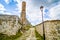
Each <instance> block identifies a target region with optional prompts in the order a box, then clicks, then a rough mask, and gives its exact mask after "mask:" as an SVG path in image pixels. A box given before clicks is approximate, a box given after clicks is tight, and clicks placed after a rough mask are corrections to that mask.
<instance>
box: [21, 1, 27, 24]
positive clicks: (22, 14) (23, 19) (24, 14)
mask: <svg viewBox="0 0 60 40" xmlns="http://www.w3.org/2000/svg"><path fill="white" fill-rule="evenodd" d="M21 23H22V24H23V25H25V24H26V2H25V1H23V2H22V12H21Z"/></svg>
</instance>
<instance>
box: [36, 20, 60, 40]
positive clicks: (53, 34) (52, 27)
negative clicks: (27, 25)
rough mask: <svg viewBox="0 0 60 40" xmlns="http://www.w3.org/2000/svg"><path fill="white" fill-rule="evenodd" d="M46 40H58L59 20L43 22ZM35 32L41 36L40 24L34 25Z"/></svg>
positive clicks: (59, 31) (59, 38) (59, 32)
mask: <svg viewBox="0 0 60 40" xmlns="http://www.w3.org/2000/svg"><path fill="white" fill-rule="evenodd" d="M44 29H45V37H46V40H60V20H50V21H45V22H44ZM36 30H37V31H38V33H39V34H40V35H41V36H43V27H42V23H41V24H38V25H36Z"/></svg>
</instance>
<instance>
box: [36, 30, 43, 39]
mask: <svg viewBox="0 0 60 40" xmlns="http://www.w3.org/2000/svg"><path fill="white" fill-rule="evenodd" d="M35 35H36V38H37V40H43V37H42V36H41V35H40V34H39V33H38V32H37V31H36V30H35Z"/></svg>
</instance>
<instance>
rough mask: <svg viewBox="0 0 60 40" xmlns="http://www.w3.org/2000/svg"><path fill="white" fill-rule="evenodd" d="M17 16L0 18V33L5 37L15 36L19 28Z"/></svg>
mask: <svg viewBox="0 0 60 40" xmlns="http://www.w3.org/2000/svg"><path fill="white" fill-rule="evenodd" d="M18 20H19V18H18V17H17V16H11V15H4V16H0V33H3V34H7V35H16V32H18V30H19V29H20V28H21V24H20V23H19V22H18Z"/></svg>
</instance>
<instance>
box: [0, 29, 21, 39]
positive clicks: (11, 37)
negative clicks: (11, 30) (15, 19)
mask: <svg viewBox="0 0 60 40" xmlns="http://www.w3.org/2000/svg"><path fill="white" fill-rule="evenodd" d="M21 35H22V33H21V32H20V30H19V31H18V32H17V34H16V35H12V36H8V35H5V34H1V33H0V40H15V39H16V38H18V37H20V36H21Z"/></svg>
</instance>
